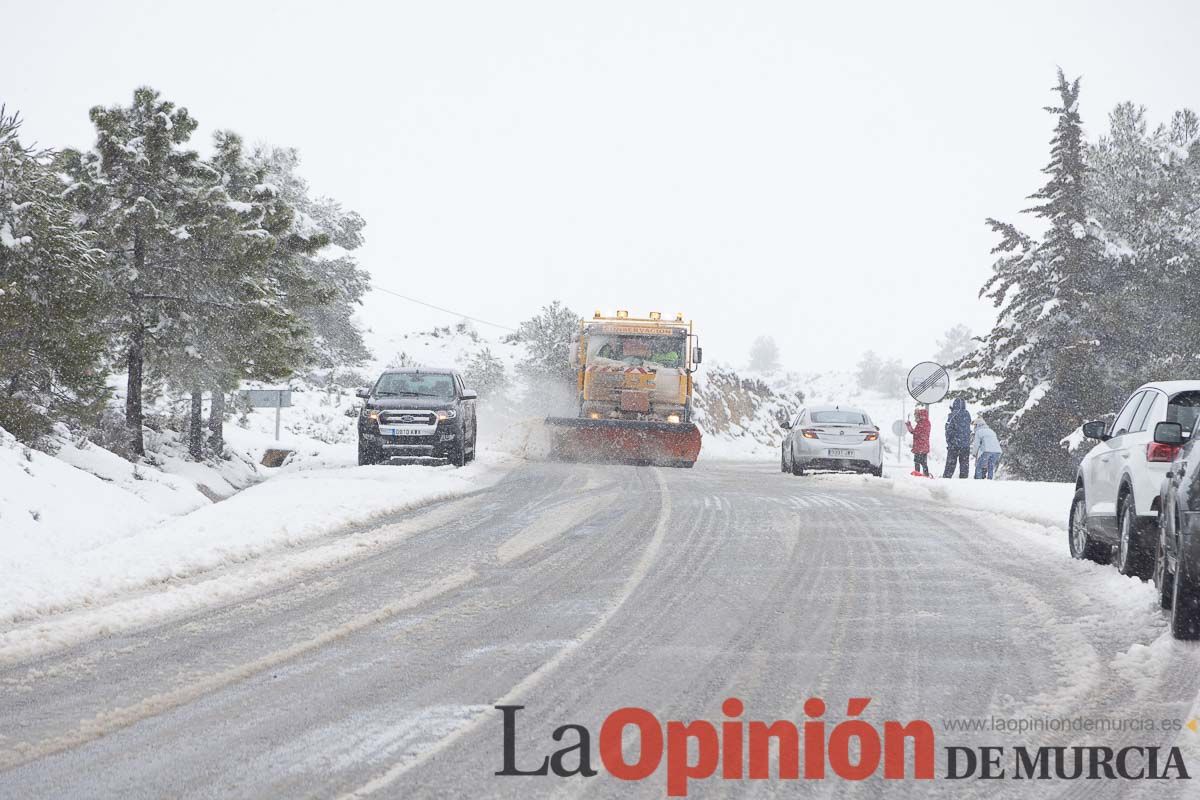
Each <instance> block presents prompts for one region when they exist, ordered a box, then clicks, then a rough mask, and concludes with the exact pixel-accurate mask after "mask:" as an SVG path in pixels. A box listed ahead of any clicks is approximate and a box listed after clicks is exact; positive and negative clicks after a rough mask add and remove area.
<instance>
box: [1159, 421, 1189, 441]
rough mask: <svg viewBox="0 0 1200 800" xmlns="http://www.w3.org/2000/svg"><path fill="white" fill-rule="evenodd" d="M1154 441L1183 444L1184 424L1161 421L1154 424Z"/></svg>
mask: <svg viewBox="0 0 1200 800" xmlns="http://www.w3.org/2000/svg"><path fill="white" fill-rule="evenodd" d="M1154 441H1155V442H1157V443H1158V444H1171V445H1176V446H1178V445H1181V444H1183V443H1184V439H1183V426H1182V425H1180V424H1179V423H1178V422H1160V423H1158V424H1157V425H1155V426H1154Z"/></svg>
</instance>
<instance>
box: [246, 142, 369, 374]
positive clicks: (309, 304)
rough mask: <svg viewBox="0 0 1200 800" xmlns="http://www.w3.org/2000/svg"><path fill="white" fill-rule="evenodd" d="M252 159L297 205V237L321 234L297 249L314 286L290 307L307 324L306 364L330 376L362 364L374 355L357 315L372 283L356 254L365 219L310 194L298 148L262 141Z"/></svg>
mask: <svg viewBox="0 0 1200 800" xmlns="http://www.w3.org/2000/svg"><path fill="white" fill-rule="evenodd" d="M251 161H252V162H253V163H254V164H255V165H257V166H258V167H260V168H261V169H262V170H263V171H264V181H266V182H267V184H268V185H269V186H271V187H272V189H273V190H274V191H275V192H276V193H277V194H278V196H279V198H280V199H281V200H282V201H283V202H285V203H287V204H288V205H289V206H290V207H291V208H293V209H294V225H293V234H294V236H295V237H296V239H297V240H302V241H308V242H315V241H317V238H315V237H319V239H320V242H321V244H320V246H319V247H315V248H309V249H308V250H307V252H299V251H297V252H295V253H294V254H293V256H294V257H295V259H296V263H295V265H294V266H295V268H296V269H297V270H299V271H300V272H301V273H303V274H304V275H305V276H306V278H307V280H308V281H309V282H310V284H311V286H312V288H313V291H312V292H303V293H301V292H296V293H292V294H291V295H290V297H291V298H292V300H293V301H294V302H292V303H291V304H290V308H291V310H292V311H293V312H294V313H295V314H296V315H297V316H298V317H299V319H300V320H301V321H302V322H303V323H304V325H305V326H306V327H307V330H308V339H307V348H306V354H305V363H304V365H305V366H306V367H308V368H309V369H313V370H318V371H320V372H321V373H323V375H324V377H325V378H326V379H327V380H329V381H332V380H333V379H334V376H335V374H336V373H337V372H338V370H342V369H345V368H348V367H355V366H358V365H360V364H362V363H363V362H364V361H365V360H366V359H367V358H368V357H369V356H370V353H369V351H368V350H367V347H366V344H365V343H364V341H363V333H362V329H361V328H360V327H359V326H358V325H357V324H356V323H355V322H354V319H353V317H354V312H355V311H356V310H357V308H358V306H359V305H361V303H362V298H363V295H365V294H366V293H367V291H368V290H369V289H370V276H369V275H368V274H367V272H366V271H365V270H364V269H362V268H361V267H359V265H358V262H357V260H356V259H355V257H354V255H353V251H355V250H357V249H358V248H360V247H361V246H362V245H363V241H364V239H363V233H362V231H363V228H364V227H365V226H366V221H365V220H363V218H362V216H360V215H359V214H358V213H357V212H354V211H348V210H346V209H344V208H343V207H342V206H341V204H340V203H338V202H337V201H336V200H333V199H330V198H327V197H316V198H314V197H313V196H312V194H311V190H310V187H309V185H308V182H307V181H305V180H304V178H303V177H302V176H301V175H300V174H299V166H300V156H299V153H297V151H296V150H295V149H292V148H283V147H259V148H257V149H256V150H255V151H254V153H253V154H252V156H251Z"/></svg>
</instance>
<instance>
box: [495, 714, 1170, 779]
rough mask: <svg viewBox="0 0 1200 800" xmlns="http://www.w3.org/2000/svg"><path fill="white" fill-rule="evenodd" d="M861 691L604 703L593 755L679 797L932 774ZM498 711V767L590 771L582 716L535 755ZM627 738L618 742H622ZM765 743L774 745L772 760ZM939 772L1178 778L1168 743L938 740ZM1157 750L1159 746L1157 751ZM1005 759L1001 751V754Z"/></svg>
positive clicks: (913, 727)
mask: <svg viewBox="0 0 1200 800" xmlns="http://www.w3.org/2000/svg"><path fill="white" fill-rule="evenodd" d="M870 703H871V699H870V698H866V697H853V698H850V699H849V700H848V701H847V703H846V716H847V719H844V720H842V721H841V722H838V723H836V724H832V723H827V722H826V721H825V720H824V719H822V718H823V717H824V716H825V713H826V711H827V707H826V704H825V701H824V700H822V699H821V698H818V697H813V698H809V699H808V700H806V701H805V703H804V715H805V717H807V719H806V720H804V721H803V722H802V723H801V724H799V725H797V724H796V723H795V722H792V721H791V720H775V721H772V722H764V721H761V720H746V719H743V717H742V715H743V714H744V712H745V705H744V704H743V703H742V701H741V700H739V699H738V698H736V697H731V698H728V699H727V700H726V701H725V702H724V703H723V704H722V705H721V712H722V714H724V716H725V718H724V719H722V720H720V721H718V722H715V723H714V722H710V721H708V720H691V721H687V722H684V721H680V720H668V721H666V722H665V723H664V722H662V721H660V720H659V719H658V717H656V716H655V715H654V714H653V713H652V712H650V711H648V710H646V709H644V708H638V707H632V706H630V707H625V708H619V709H617V710H616V711H613V712H612V713H611V714H609V715H608V716H607V717H605V719H604V722H603V723H602V724H601V726H600V733H599V737H598V742H597V744H598V747H597V751H596V752H597V754H598V755H599V765H600V768H602V769H603V770H604V771H605V772H607V773H608V774H610V775H612V776H613V777H615V778H618V779H620V780H626V781H643V780H647V779H649V778H650V777H651V776H653V775H654V774H655V773H656V772H658V770H659V768H660V767H662V766H663V764H664V762H665V764H666V789H667V795H668V796H670V797H685V796H687V794H688V790H689V786H690V783H691V782H692V781H699V780H706V779H711V778H714V777H718V778H720V779H722V780H744V779H750V780H772V779H774V780H799V779H801V778H803V779H804V780H825V779H827V778H836V779H841V780H848V781H862V780H866V779H867V778H870V777H872V776H875V775H882V777H883V778H885V779H887V780H934V779H935V778H936V777H938V776H937V775H935V753H936V741H935V736H934V730H933V726H932V725H930V724H929V723H928V722H926V721H924V720H912V721H909V722H900V721H898V720H887V721H885V722H883V723H882V725H881V726H879V727H876V725H875V724H873V723H871V722H869V721H867V720H865V719H861V715H862V714H863V712H864V711H866V709H867V706H868V705H870ZM495 708H496V710H498V711H500V713H501V715H502V725H503V737H504V741H503V767H502V768H501V769H500V770H498V771H497V772H496V773H495V774H496V775H499V776H549V775H554V776H557V777H560V778H570V777H583V778H592V777H595V776H596V775H597V774H599V771H598V770H597V768H596V767H595V766H593V765H594V763H595V760H594V757H593V750H592V733H591V731H590V730H589V729H588V728H587V727H586V726H584V725H578V724H566V725H559V726H558V727H556V728H555V729H554V731H553V732H552V734H551V738H552V739H553V741H554V742H555V743H557V746H556V747H555V748H554V749H553V751H552V752H550V753H549V754H546V755H542V757H541V760H540V762H539V761H537V760H536V756H534V757H528V756H527V757H526V758H525V759H521V758H518V755H517V748H516V741H517V717H518V713H519V712H520V711H522V710H523V709H524V708H525V706H518V705H504V706H496V707H495ZM627 743H628V746H627ZM772 749H774V750H775V752H776V753H777V758H776V759H775V763H774V769H772V757H771V755H772ZM944 749H945V752H946V771H945V773H944V774H943V775H942V776H941V777H942V778H944V779H951V780H963V779H969V778H974V779H977V780H994V779H1003V778H1013V779H1018V780H1024V779H1028V780H1054V779H1062V780H1075V779H1079V778H1085V779H1092V780H1096V779H1125V780H1143V779H1152V780H1161V779H1171V778H1177V779H1187V778H1190V775H1188V772H1187V769H1186V766H1185V764H1184V762H1183V757H1182V755H1181V754H1180V752H1179V749H1178V748H1177V747H1170V748H1160V747H1157V746H1150V747H1125V748H1120V749H1117V750H1114V749H1113V748H1109V747H1034V748H1026V747H1020V746H1017V747H1013V748H1012V749H1011V750H1006V748H1004V747H998V746H985V747H961V746H951V747H946V748H944ZM1164 751H1165V752H1164ZM1006 760H1007V761H1006Z"/></svg>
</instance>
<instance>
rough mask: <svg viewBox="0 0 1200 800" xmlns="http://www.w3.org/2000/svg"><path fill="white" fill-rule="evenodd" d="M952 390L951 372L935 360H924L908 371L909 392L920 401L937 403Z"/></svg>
mask: <svg viewBox="0 0 1200 800" xmlns="http://www.w3.org/2000/svg"><path fill="white" fill-rule="evenodd" d="M949 391H950V373H949V372H946V368H945V367H943V366H942V365H941V364H938V363H937V362H935V361H922V362H921V363H920V364H917V365H916V366H915V367H913V368H912V369H910V370H909V371H908V393H909V394H911V395H912V397H913V399H914V400H916V401H917V402H918V403H924V404H926V405H928V404H929V403H937V402H939V401H940V400H941V399H942V398H943V397H945V396H946V393H947V392H949Z"/></svg>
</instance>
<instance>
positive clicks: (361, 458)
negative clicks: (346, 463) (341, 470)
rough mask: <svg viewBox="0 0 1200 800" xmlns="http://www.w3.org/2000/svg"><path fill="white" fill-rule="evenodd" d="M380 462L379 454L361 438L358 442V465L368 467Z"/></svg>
mask: <svg viewBox="0 0 1200 800" xmlns="http://www.w3.org/2000/svg"><path fill="white" fill-rule="evenodd" d="M378 462H379V456H378V455H377V454H376V453H375V451H374V450H373V449H371V448H370V447H367V446H364V444H363V442H362V440H361V439H360V440H359V442H358V465H359V466H360V467H367V466H370V465H371V464H376V463H378Z"/></svg>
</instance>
